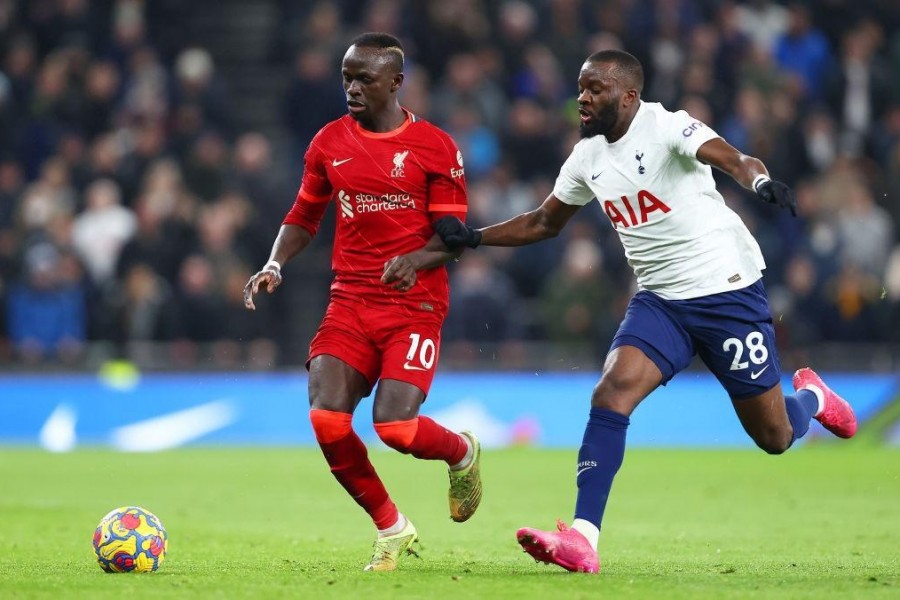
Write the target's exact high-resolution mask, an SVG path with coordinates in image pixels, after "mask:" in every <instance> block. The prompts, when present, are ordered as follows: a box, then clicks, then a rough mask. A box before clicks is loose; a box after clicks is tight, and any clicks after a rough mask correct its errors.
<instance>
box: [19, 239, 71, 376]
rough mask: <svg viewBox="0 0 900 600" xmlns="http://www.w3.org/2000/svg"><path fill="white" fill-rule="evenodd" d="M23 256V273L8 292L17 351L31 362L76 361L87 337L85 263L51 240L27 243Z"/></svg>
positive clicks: (23, 358) (27, 361)
mask: <svg viewBox="0 0 900 600" xmlns="http://www.w3.org/2000/svg"><path fill="white" fill-rule="evenodd" d="M23 262H24V272H23V277H22V279H21V280H20V281H19V282H18V283H14V284H13V285H12V286H10V290H9V292H8V294H7V308H6V312H7V330H8V331H9V337H10V341H11V342H12V345H13V349H14V351H15V352H16V354H17V356H18V357H19V358H21V359H22V360H23V361H24V362H26V363H29V364H35V363H38V362H41V361H43V360H60V361H62V362H72V361H74V360H75V359H77V358H78V356H79V355H80V353H81V351H82V349H83V347H84V342H85V337H86V327H85V326H86V323H87V319H86V314H85V301H84V288H83V286H82V283H81V279H82V272H81V266H80V265H79V264H78V261H77V260H76V259H75V257H74V256H73V255H72V254H70V253H63V252H60V251H59V250H58V249H57V248H56V247H54V246H53V244H51V243H48V242H39V243H36V244H33V245H31V246H29V247H28V248H27V249H26V250H25V255H24V261H23Z"/></svg>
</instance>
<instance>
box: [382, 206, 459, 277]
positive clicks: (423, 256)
mask: <svg viewBox="0 0 900 600" xmlns="http://www.w3.org/2000/svg"><path fill="white" fill-rule="evenodd" d="M445 218H446V217H445ZM460 254H462V249H458V250H448V249H447V247H446V246H445V245H444V243H443V242H442V241H441V238H440V237H439V236H437V235H433V236H431V239H430V240H428V243H426V244H425V245H424V246H422V247H421V248H419V249H418V250H416V251H414V252H410V253H408V254H401V255H400V256H395V257H394V258H392V259H390V260H389V261H387V262H386V263H384V273H383V274H382V275H381V282H382V283H384V284H393V286H392V287H393V288H394V289H396V290H400V291H401V292H405V291H407V290H409V289H410V288H411V287H412V286H413V285H415V283H416V271H421V270H422V269H433V268H434V267H439V266H441V265H443V264H446V263H448V262H450V261H451V260H453V259H454V258H458V257H459V255H460Z"/></svg>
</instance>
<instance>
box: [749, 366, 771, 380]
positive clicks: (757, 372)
mask: <svg viewBox="0 0 900 600" xmlns="http://www.w3.org/2000/svg"><path fill="white" fill-rule="evenodd" d="M768 368H769V365H766V366H764V367H763V368H762V369H760V370H759V371H756V372H755V373H754V372H753V371H750V379H753V380H754V381H755V380H757V379H759V376H760V375H762V374H763V372H764V371H765V370H766V369H768Z"/></svg>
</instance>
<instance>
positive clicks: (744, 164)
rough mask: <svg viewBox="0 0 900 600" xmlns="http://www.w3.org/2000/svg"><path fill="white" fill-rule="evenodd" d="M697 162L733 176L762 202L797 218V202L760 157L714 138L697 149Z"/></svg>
mask: <svg viewBox="0 0 900 600" xmlns="http://www.w3.org/2000/svg"><path fill="white" fill-rule="evenodd" d="M697 159H698V160H700V161H702V162H704V163H706V164H708V165H712V166H714V167H716V168H717V169H719V170H720V171H724V172H725V173H728V174H729V175H731V177H733V178H734V180H735V181H737V182H738V183H739V184H741V185H742V186H743V187H745V188H747V189H748V190H753V191H754V192H756V195H757V196H759V199H760V200H762V201H763V202H768V203H769V204H775V205H777V206H779V207H781V208H787V209H788V210H790V211H791V214H792V215H793V216H795V217H796V216H797V199H796V198H794V192H792V191H791V188H789V187H788V186H787V185H786V184H784V183H782V182H780V181H775V180H773V179H771V178H770V177H769V171H768V169H766V165H764V164H763V162H762V161H761V160H759V159H758V158H754V157H752V156H748V155H746V154H744V153H742V152H740V151H739V150H738V149H737V148H734V147H733V146H732V145H731V144H729V143H728V142H726V141H725V140H723V139H722V138H713V139H711V140H709V141H708V142H706V143H704V144H703V145H702V146H700V148H698V149H697Z"/></svg>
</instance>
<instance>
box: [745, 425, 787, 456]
mask: <svg viewBox="0 0 900 600" xmlns="http://www.w3.org/2000/svg"><path fill="white" fill-rule="evenodd" d="M753 441H754V442H756V445H757V446H759V447H760V449H762V450H763V451H764V452H765V453H766V454H784V453H785V451H787V449H788V448H790V447H791V442H792V441H793V436H792V435H791V432H790V431H787V432H785V431H782V430H780V429H767V430H765V431H763V432H760V433H758V434H756V435H754V436H753Z"/></svg>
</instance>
